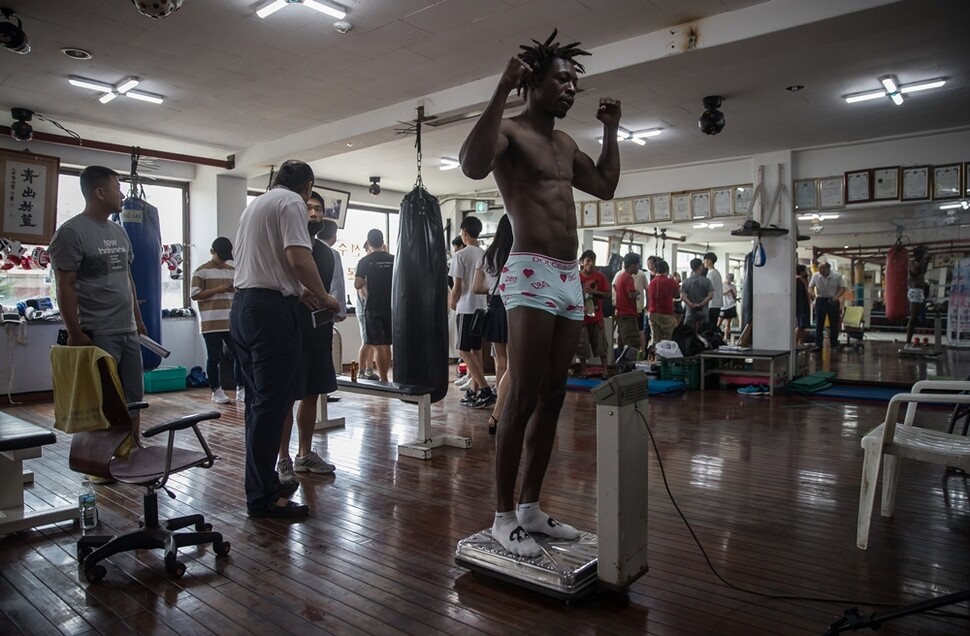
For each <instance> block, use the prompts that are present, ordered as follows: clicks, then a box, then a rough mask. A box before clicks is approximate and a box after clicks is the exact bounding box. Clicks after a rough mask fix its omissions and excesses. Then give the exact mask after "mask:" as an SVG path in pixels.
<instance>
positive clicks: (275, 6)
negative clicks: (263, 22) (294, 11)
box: [256, 0, 289, 18]
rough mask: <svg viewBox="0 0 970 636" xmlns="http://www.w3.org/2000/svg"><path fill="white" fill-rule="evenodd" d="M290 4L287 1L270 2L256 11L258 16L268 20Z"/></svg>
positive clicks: (276, 0)
mask: <svg viewBox="0 0 970 636" xmlns="http://www.w3.org/2000/svg"><path fill="white" fill-rule="evenodd" d="M287 4H289V3H288V2H287V1H286V0H270V2H267V3H266V4H264V5H263V6H261V7H260V8H258V9H256V15H258V16H259V17H261V18H266V17H268V16H271V15H273V14H274V13H276V12H277V11H279V10H280V9H282V8H283V7H285V6H286V5H287Z"/></svg>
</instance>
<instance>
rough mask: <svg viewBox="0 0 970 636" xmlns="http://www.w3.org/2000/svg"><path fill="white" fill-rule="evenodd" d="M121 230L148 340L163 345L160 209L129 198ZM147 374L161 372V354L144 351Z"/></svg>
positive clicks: (123, 209) (144, 349) (132, 197)
mask: <svg viewBox="0 0 970 636" xmlns="http://www.w3.org/2000/svg"><path fill="white" fill-rule="evenodd" d="M121 226H122V227H123V228H125V231H126V232H128V240H130V241H131V250H132V252H134V254H135V258H134V260H133V261H132V262H131V279H132V280H133V281H135V291H136V292H137V295H138V307H139V308H140V309H141V319H142V320H143V321H144V323H145V329H146V330H147V331H148V337H149V338H151V339H152V340H154V341H155V342H159V343H160V342H161V341H162V231H161V229H160V227H159V224H158V208H156V207H155V206H154V205H151V204H150V203H148V202H147V201H145V200H144V199H141V198H138V197H136V196H129V197H128V198H127V199H125V202H124V204H123V205H122V206H121ZM141 357H142V362H143V363H144V365H145V371H151V370H152V369H156V368H158V365H159V364H161V362H162V359H161V358H160V357H159V356H158V354H156V353H153V352H151V351H149V350H148V349H146V348H145V347H142V348H141Z"/></svg>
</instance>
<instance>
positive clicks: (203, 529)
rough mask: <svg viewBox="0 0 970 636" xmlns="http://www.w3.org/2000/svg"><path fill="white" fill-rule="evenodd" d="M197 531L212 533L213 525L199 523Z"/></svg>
mask: <svg viewBox="0 0 970 636" xmlns="http://www.w3.org/2000/svg"><path fill="white" fill-rule="evenodd" d="M195 531H196V532H212V524H211V523H197V524H195Z"/></svg>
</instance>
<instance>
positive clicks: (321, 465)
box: [280, 451, 337, 479]
mask: <svg viewBox="0 0 970 636" xmlns="http://www.w3.org/2000/svg"><path fill="white" fill-rule="evenodd" d="M336 468H337V467H336V466H334V465H333V464H331V463H329V462H325V461H323V460H322V459H321V458H320V456H319V455H317V453H316V451H310V452H309V453H308V454H307V456H306V457H300V456H297V458H296V461H294V462H293V470H294V471H296V472H298V473H307V472H310V473H317V474H318V475H324V474H326V473H332V472H333V471H334V470H336ZM280 479H282V477H281V478H280Z"/></svg>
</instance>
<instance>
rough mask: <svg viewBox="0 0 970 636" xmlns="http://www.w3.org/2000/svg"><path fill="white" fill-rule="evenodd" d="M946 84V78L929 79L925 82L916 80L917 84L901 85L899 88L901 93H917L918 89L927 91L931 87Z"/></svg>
mask: <svg viewBox="0 0 970 636" xmlns="http://www.w3.org/2000/svg"><path fill="white" fill-rule="evenodd" d="M944 84H946V80H945V79H936V80H927V81H925V82H916V83H915V84H910V85H909V86H901V87H900V88H899V92H900V93H915V92H916V91H925V90H928V89H930V88H940V87H941V86H943V85H944Z"/></svg>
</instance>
